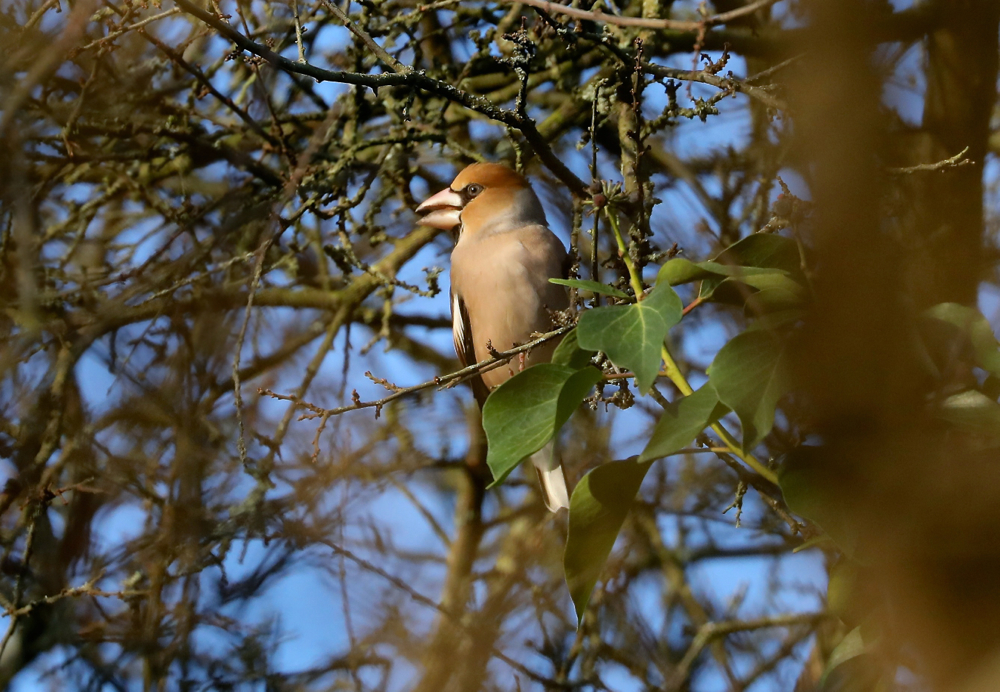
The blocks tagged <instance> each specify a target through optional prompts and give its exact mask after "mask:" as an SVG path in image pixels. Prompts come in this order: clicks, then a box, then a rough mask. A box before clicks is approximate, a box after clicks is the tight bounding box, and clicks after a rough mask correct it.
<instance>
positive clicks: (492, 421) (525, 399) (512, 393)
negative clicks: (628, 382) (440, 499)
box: [483, 363, 601, 487]
mask: <svg viewBox="0 0 1000 692" xmlns="http://www.w3.org/2000/svg"><path fill="white" fill-rule="evenodd" d="M599 379H601V372H600V370H598V369H597V368H593V367H589V366H588V367H585V368H582V369H577V368H571V367H567V366H565V365H553V364H551V363H542V364H539V365H534V366H532V367H530V368H528V369H527V370H525V371H523V372H519V373H518V374H517V375H515V376H514V377H512V378H511V379H509V380H507V381H506V382H504V383H503V384H502V385H500V386H499V387H498V388H497V389H496V390H494V391H493V392H492V393H491V394H490V396H489V398H488V399H486V403H485V404H484V405H483V429H484V430H485V431H486V439H487V441H488V443H489V451H488V452H487V455H486V463H487V465H488V466H489V467H490V471H491V472H492V474H493V479H494V480H493V483H492V484H491V486H490V487H492V486H494V485H497V484H498V483H502V482H503V480H504V479H505V478H506V477H507V476H508V475H509V474H510V472H511V471H513V470H514V469H515V468H517V465H518V464H520V463H521V461H522V460H524V459H525V458H526V457H528V456H530V455H532V454H534V453H535V452H537V451H538V450H540V449H541V448H542V447H544V446H545V444H546V443H547V442H548V441H549V440H551V439H552V438H553V437H555V435H556V433H557V432H558V431H559V429H560V428H561V427H562V426H563V424H564V423H565V422H566V421H567V420H569V417H570V416H571V415H573V411H575V410H576V408H577V406H579V405H580V402H581V401H583V399H584V397H586V396H587V393H588V392H590V390H591V389H592V388H593V386H594V384H596V383H597V381H598V380H599Z"/></svg>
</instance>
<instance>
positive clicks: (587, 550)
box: [563, 457, 651, 622]
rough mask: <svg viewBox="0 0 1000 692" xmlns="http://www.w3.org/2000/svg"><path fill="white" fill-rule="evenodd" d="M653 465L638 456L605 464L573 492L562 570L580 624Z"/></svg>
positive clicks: (582, 481)
mask: <svg viewBox="0 0 1000 692" xmlns="http://www.w3.org/2000/svg"><path fill="white" fill-rule="evenodd" d="M650 465H651V462H645V463H641V462H638V461H636V459H635V457H632V458H631V459H627V460H625V461H613V462H611V463H609V464H603V465H601V466H598V467H597V468H596V469H594V470H593V471H591V472H590V473H588V474H587V475H586V476H584V477H583V478H582V479H581V480H580V482H579V483H577V486H576V488H574V489H573V496H572V497H571V498H570V501H569V533H568V535H567V537H566V552H565V553H564V555H563V568H564V569H565V572H566V584H567V585H568V587H569V594H570V596H571V597H572V598H573V605H574V606H575V607H576V617H577V621H578V622H579V621H580V619H582V618H583V612H584V610H586V608H587V603H588V602H589V601H590V595H591V593H593V591H594V585H595V584H597V578H598V577H599V576H600V574H601V570H602V568H603V567H604V563H605V562H606V561H607V559H608V555H610V554H611V549H612V548H613V547H614V545H615V540H616V539H617V538H618V532H619V531H620V530H621V528H622V524H623V523H624V522H625V517H626V516H628V510H629V508H630V507H631V506H632V502H633V500H635V496H636V493H638V492H639V486H640V485H642V479H643V478H645V477H646V472H647V471H648V470H649V467H650Z"/></svg>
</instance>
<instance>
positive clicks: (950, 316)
mask: <svg viewBox="0 0 1000 692" xmlns="http://www.w3.org/2000/svg"><path fill="white" fill-rule="evenodd" d="M924 315H926V316H927V317H930V318H933V319H936V320H940V321H942V322H947V323H948V324H951V325H954V326H955V327H957V328H958V329H959V330H961V332H962V333H963V334H965V335H966V337H967V338H968V339H969V342H970V343H971V344H972V348H973V350H974V352H975V354H976V363H977V364H978V365H979V367H981V368H982V369H983V370H986V371H988V372H991V373H993V374H995V375H1000V344H998V343H997V339H996V337H995V336H994V335H993V328H992V327H991V326H990V323H989V322H987V321H986V318H985V317H983V315H982V313H981V312H979V311H978V310H976V309H975V308H970V307H968V306H965V305H959V304H958V303H941V304H940V305H935V306H934V307H932V308H930V309H928V310H926V311H925V312H924Z"/></svg>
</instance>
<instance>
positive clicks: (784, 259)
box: [715, 233, 802, 275]
mask: <svg viewBox="0 0 1000 692" xmlns="http://www.w3.org/2000/svg"><path fill="white" fill-rule="evenodd" d="M715 261H716V262H718V263H719V264H735V265H737V266H740V267H766V268H768V269H782V270H784V271H786V272H788V273H789V274H792V275H797V274H799V273H800V272H801V271H802V258H801V257H800V255H799V246H798V244H796V242H795V241H794V240H792V239H791V238H786V237H784V236H780V235H775V234H773V233H754V234H753V235H748V236H747V237H746V238H743V239H742V240H738V241H737V242H735V243H733V244H732V245H730V246H729V247H727V248H726V249H725V250H723V251H722V252H721V253H719V256H718V257H716V258H715Z"/></svg>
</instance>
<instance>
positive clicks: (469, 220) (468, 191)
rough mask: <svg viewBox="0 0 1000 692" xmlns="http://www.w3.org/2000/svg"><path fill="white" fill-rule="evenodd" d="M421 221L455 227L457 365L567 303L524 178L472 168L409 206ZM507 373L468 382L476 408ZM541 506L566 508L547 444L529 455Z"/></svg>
mask: <svg viewBox="0 0 1000 692" xmlns="http://www.w3.org/2000/svg"><path fill="white" fill-rule="evenodd" d="M417 213H418V214H426V216H424V217H423V219H422V220H421V223H423V224H424V225H427V226H433V227H435V228H441V229H443V230H451V229H453V228H455V227H456V226H457V227H458V232H459V234H458V242H457V243H456V244H455V249H454V251H453V252H452V253H451V319H452V333H453V336H454V338H455V351H456V352H457V353H458V359H459V361H460V362H461V363H462V365H463V366H465V365H471V364H473V363H478V362H480V361H483V360H486V359H488V358H489V357H490V352H489V349H488V348H487V343H490V344H492V346H493V348H495V349H497V350H500V351H504V350H507V349H510V348H512V347H513V346H514V345H515V344H523V343H525V342H527V341H530V339H531V334H532V332H546V331H549V330H550V329H551V328H552V319H551V317H550V315H549V311H550V310H562V309H565V308H566V306H567V305H568V304H569V301H568V298H567V295H566V291H565V289H564V288H563V287H561V286H558V285H556V284H551V283H549V279H550V278H561V277H565V276H566V270H567V255H566V250H565V248H563V245H562V243H561V242H560V241H559V239H558V238H556V236H555V235H554V234H553V233H552V231H550V230H549V228H548V226H547V225H546V222H545V212H544V211H543V210H542V205H541V203H540V202H539V201H538V197H537V196H536V195H535V192H534V190H532V189H531V185H530V184H529V183H528V181H527V180H526V179H525V178H524V176H522V175H520V174H518V173H515V172H514V171H512V170H511V169H509V168H507V167H505V166H500V165H497V164H492V163H474V164H472V165H471V166H469V167H468V168H466V169H465V170H464V171H462V172H461V173H459V174H458V177H457V178H455V180H454V181H453V182H452V184H451V186H450V187H449V188H447V189H445V190H442V191H441V192H439V193H437V194H436V195H434V196H432V197H430V198H429V199H427V200H426V201H425V202H423V204H421V205H420V206H419V207H417ZM555 347H556V344H555V343H554V342H548V343H546V344H545V345H543V346H539V347H538V348H535V349H532V350H531V351H530V353H528V354H527V356H526V357H525V358H524V359H523V361H522V362H523V364H524V366H525V367H526V366H528V365H533V364H535V363H545V362H548V361H549V359H550V358H551V357H552V352H553V351H554V350H555ZM513 375H514V372H513V367H512V366H506V367H498V368H494V369H493V370H489V371H487V372H483V373H481V375H477V376H476V377H475V378H473V379H472V390H473V392H474V393H475V395H476V401H478V402H479V406H480V408H482V405H483V403H484V402H485V401H486V397H487V396H488V395H489V393H490V390H491V389H493V388H494V387H497V386H499V385H501V384H503V383H504V382H506V381H507V380H508V379H510V378H511V377H512V376H513ZM531 461H532V463H533V464H534V465H535V469H536V470H537V471H538V479H539V480H540V481H541V484H542V491H543V496H544V498H545V505H546V506H547V507H548V508H549V510H551V511H553V512H555V511H558V510H559V508H561V507H567V508H568V507H569V492H568V490H567V488H566V478H565V477H564V476H563V470H562V465H561V464H560V462H559V459H558V457H557V456H556V454H555V450H554V445H552V443H549V444H548V445H546V446H545V447H544V448H543V449H542V450H541V451H539V452H536V453H535V454H534V455H532V457H531Z"/></svg>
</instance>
